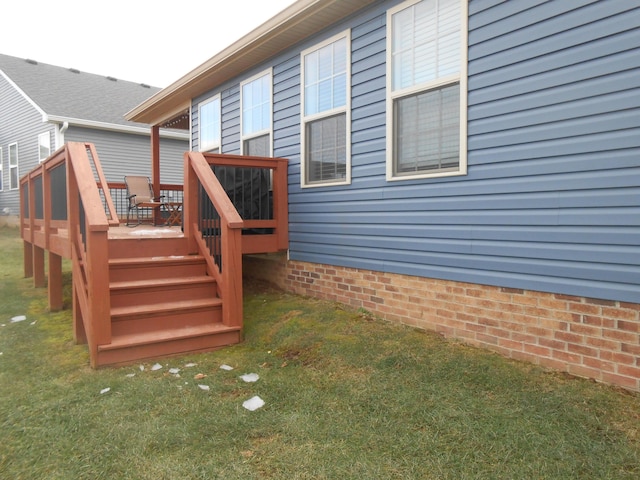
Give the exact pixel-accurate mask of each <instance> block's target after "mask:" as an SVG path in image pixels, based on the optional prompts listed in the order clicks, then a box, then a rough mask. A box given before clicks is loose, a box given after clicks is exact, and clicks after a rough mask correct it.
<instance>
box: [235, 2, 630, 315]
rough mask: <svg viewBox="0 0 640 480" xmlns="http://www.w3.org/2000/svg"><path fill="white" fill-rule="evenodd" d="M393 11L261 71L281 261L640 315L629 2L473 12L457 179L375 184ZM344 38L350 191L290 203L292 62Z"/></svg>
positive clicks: (310, 193) (484, 5)
mask: <svg viewBox="0 0 640 480" xmlns="http://www.w3.org/2000/svg"><path fill="white" fill-rule="evenodd" d="M398 3H399V2H398V1H387V2H379V3H376V4H375V5H374V6H372V7H371V8H369V9H366V10H365V11H363V12H361V13H360V14H359V15H356V16H355V17H353V18H351V19H349V20H348V21H347V22H345V23H342V24H340V25H335V27H333V28H331V29H329V30H328V31H327V32H325V33H324V34H323V35H320V36H317V37H315V38H313V39H309V41H308V42H304V44H303V45H298V46H296V47H294V48H292V49H291V50H290V51H288V52H285V53H283V54H282V55H280V56H279V57H278V58H276V59H274V60H272V61H271V62H270V65H272V66H273V67H274V77H273V78H274V89H273V92H274V93H273V94H274V107H273V108H274V154H275V155H276V156H283V157H286V158H289V160H290V167H289V202H290V207H289V208H290V219H289V220H290V258H291V259H292V260H301V261H308V262H315V263H323V264H333V265H342V266H347V267H354V268H364V269H371V270H377V271H385V272H392V273H399V274H408V275H418V276H424V277H432V278H440V279H447V280H455V281H463V282H470V283H480V284H489V285H498V286H505V287H512V288H523V289H529V290H540V291H548V292H557V293H565V294H572V295H580V296H586V297H594V298H604V299H610V300H621V301H630V302H639V303H640V206H639V204H640V3H639V2H638V1H628V0H602V1H597V2H596V1H586V0H576V1H572V2H563V1H555V2H547V1H538V0H512V1H509V2H504V1H501V0H472V1H471V2H470V3H469V50H468V51H469V64H468V69H469V71H468V82H469V91H468V138H467V140H468V174H467V175H466V176H457V177H446V178H431V179H419V180H418V179H410V180H402V181H395V182H387V181H386V175H385V173H386V164H385V158H386V157H385V155H386V152H385V148H386V138H385V122H386V106H385V105H386V104H385V99H386V92H385V86H386V83H385V82H386V80H385V77H386V66H385V62H386V10H387V9H388V8H391V7H392V6H394V5H397V4H398ZM346 28H350V29H351V38H352V42H351V54H352V58H351V60H352V75H351V101H352V121H351V132H352V137H351V142H352V145H351V148H352V151H351V153H352V183H351V185H346V186H332V187H321V188H314V189H302V188H301V187H300V165H299V163H300V145H299V140H300V78H299V75H300V64H299V63H300V60H299V53H300V51H302V50H304V49H305V48H308V47H309V46H312V45H314V44H315V43H318V42H320V41H322V40H323V39H325V38H329V37H330V36H331V35H332V34H333V33H335V32H337V31H342V30H344V29H346ZM261 68H265V66H264V65H262V66H261ZM248 76H249V74H247V76H246V77H243V78H248ZM243 78H241V79H238V83H239V82H240V81H241V80H242V79H243ZM223 96H224V93H223ZM230 96H231V95H230ZM230 104H231V102H230ZM229 122H230V124H229V125H228V126H227V128H228V129H229V132H230V133H229V143H228V144H229V146H230V147H231V146H232V145H233V140H232V139H233V134H232V132H234V131H235V130H234V128H237V127H236V123H234V122H237V119H236V118H235V117H233V116H232V115H230V117H229ZM225 151H227V150H225Z"/></svg>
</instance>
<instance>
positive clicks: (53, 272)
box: [48, 252, 62, 312]
mask: <svg viewBox="0 0 640 480" xmlns="http://www.w3.org/2000/svg"><path fill="white" fill-rule="evenodd" d="M48 284H49V310H50V311H52V312H57V311H58V310H62V257H61V256H60V255H56V254H55V253H52V252H49V282H48Z"/></svg>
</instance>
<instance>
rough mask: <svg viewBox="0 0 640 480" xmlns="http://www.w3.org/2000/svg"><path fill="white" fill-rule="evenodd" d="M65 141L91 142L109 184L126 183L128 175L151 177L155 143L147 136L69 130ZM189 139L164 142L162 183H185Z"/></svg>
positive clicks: (164, 139)
mask: <svg viewBox="0 0 640 480" xmlns="http://www.w3.org/2000/svg"><path fill="white" fill-rule="evenodd" d="M65 142H90V143H93V144H94V145H95V147H96V151H97V152H98V158H99V159H100V163H101V165H102V169H103V170H104V174H105V177H106V178H107V181H109V182H122V181H124V176H125V175H147V176H149V177H150V176H151V140H150V137H147V136H145V135H135V134H125V133H118V132H113V131H106V130H92V129H88V128H78V127H69V130H67V132H66V133H65ZM187 149H188V143H187V141H186V140H184V141H183V140H173V139H166V138H163V139H161V141H160V181H161V182H162V183H178V184H182V175H183V154H184V152H186V151H187Z"/></svg>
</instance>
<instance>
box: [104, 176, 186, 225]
mask: <svg viewBox="0 0 640 480" xmlns="http://www.w3.org/2000/svg"><path fill="white" fill-rule="evenodd" d="M98 188H100V197H101V199H102V204H103V206H104V208H105V211H106V210H107V209H108V206H107V204H106V198H105V192H106V191H107V190H108V191H109V195H110V196H111V198H112V199H113V203H114V205H115V209H116V212H117V214H118V217H119V218H120V221H121V222H125V221H126V220H125V219H126V218H127V209H128V208H129V199H128V198H127V186H126V185H125V183H124V182H108V183H107V188H106V189H104V188H102V185H101V184H99V183H98ZM160 195H161V196H162V199H163V200H164V201H169V202H176V203H182V202H183V187H182V185H177V184H169V183H161V184H160ZM152 214H153V212H152V211H151V210H149V209H142V210H141V211H140V212H139V216H140V219H141V220H142V221H149V222H151V221H152V220H153V219H152V218H151V215H152ZM160 215H161V216H162V215H164V216H165V217H166V216H168V213H167V212H166V211H162V210H161V211H160Z"/></svg>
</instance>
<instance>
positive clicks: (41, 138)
mask: <svg viewBox="0 0 640 480" xmlns="http://www.w3.org/2000/svg"><path fill="white" fill-rule="evenodd" d="M43 146H46V147H47V150H48V151H49V153H48V155H47V156H46V157H44V158H42V155H40V148H41V147H43ZM50 155H51V132H44V133H41V134H40V135H38V163H42V162H44V161H45V160H46V159H47V158H49V156H50Z"/></svg>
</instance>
